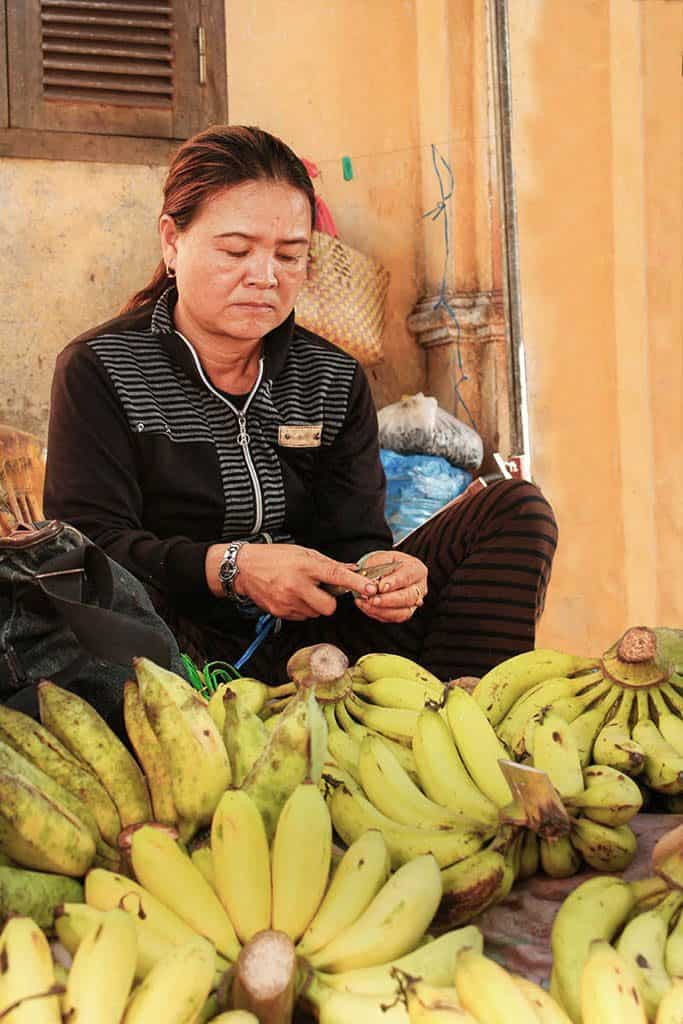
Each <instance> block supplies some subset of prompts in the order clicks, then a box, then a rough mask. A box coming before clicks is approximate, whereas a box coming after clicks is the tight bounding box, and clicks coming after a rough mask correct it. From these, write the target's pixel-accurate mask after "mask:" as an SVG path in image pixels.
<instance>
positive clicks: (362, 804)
mask: <svg viewBox="0 0 683 1024" xmlns="http://www.w3.org/2000/svg"><path fill="white" fill-rule="evenodd" d="M329 806H330V814H331V816H332V823H333V825H334V827H335V830H336V831H337V832H338V833H339V835H340V836H341V838H342V839H343V841H344V842H345V843H346V845H347V846H348V845H350V844H351V843H353V842H355V840H356V839H358V837H359V836H361V835H362V834H363V832H365V831H367V829H369V828H378V829H379V830H380V832H381V833H382V835H383V836H384V841H385V842H386V844H387V849H388V850H389V855H390V857H391V866H392V868H397V867H399V866H400V865H401V864H405V863H406V862H407V861H409V860H412V859H413V858H414V857H418V856H420V855H421V854H425V853H432V854H433V855H434V857H435V858H436V860H437V861H438V863H439V865H440V866H441V867H446V866H447V865H449V864H455V863H456V862H457V861H460V860H463V859H464V858H465V857H468V856H469V855H470V854H472V853H476V851H477V850H480V849H481V847H482V846H483V844H484V841H485V839H486V838H490V835H491V833H490V831H489V832H488V833H487V832H486V831H484V830H483V829H462V828H457V829H427V828H411V827H410V826H408V825H399V824H398V823H397V822H395V821H392V820H391V819H390V818H387V817H385V815H383V814H381V813H380V812H379V811H378V810H376V808H375V807H374V806H373V805H372V804H371V803H370V801H369V800H367V799H366V798H365V797H364V796H363V795H362V794H361V793H358V792H353V793H352V792H349V790H348V789H346V788H345V787H344V786H337V787H336V789H335V790H334V792H333V794H332V796H331V798H330V801H329Z"/></svg>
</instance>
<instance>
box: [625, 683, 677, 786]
mask: <svg viewBox="0 0 683 1024" xmlns="http://www.w3.org/2000/svg"><path fill="white" fill-rule="evenodd" d="M636 699H637V701H638V721H637V722H636V724H635V725H634V726H633V730H632V733H631V735H632V736H633V739H634V740H635V741H636V742H637V743H640V745H641V746H642V748H643V750H644V751H645V766H644V769H643V775H644V776H645V780H646V782H647V784H648V786H650V787H651V788H652V789H656V790H659V791H660V792H662V793H671V794H676V793H681V792H683V757H681V755H680V754H678V753H677V751H676V750H675V749H674V748H673V747H672V746H671V744H670V743H667V741H666V740H665V739H664V737H663V736H662V734H661V732H660V731H659V729H658V728H657V726H656V725H655V724H654V722H653V721H652V720H651V718H650V709H649V701H648V696H647V694H646V693H642V692H640V691H638V693H637V695H636Z"/></svg>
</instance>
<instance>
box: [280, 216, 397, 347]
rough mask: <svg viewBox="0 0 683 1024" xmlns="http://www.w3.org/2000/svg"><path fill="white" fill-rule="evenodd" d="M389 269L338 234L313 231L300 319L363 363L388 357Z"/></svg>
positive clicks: (298, 311) (300, 299)
mask: <svg viewBox="0 0 683 1024" xmlns="http://www.w3.org/2000/svg"><path fill="white" fill-rule="evenodd" d="M388 287H389V271H388V270H386V269H385V268H384V267H382V266H381V265H380V264H378V263H375V262H374V261H373V260H371V259H370V258H369V257H368V256H365V255H363V253H361V252H358V250H357V249H352V248H351V246H349V245H346V244H345V243H344V242H342V241H341V240H340V239H339V238H333V237H332V235H327V234H324V233H323V232H320V231H314V232H313V237H312V239H311V251H310V259H309V266H308V277H307V280H306V283H305V284H304V286H303V288H302V289H301V291H300V292H299V296H298V298H297V301H296V310H295V312H296V321H297V323H299V324H301V326H302V327H307V328H308V330H309V331H314V332H315V333H316V334H320V335H322V337H323V338H327V340H328V341H332V342H334V344H335V345H339V347H340V348H343V349H344V350H345V351H346V352H349V353H350V354H351V355H352V356H354V357H355V358H356V359H357V360H358V361H359V362H360V363H362V364H363V365H364V366H372V365H373V364H374V363H378V362H380V361H381V360H382V358H383V357H384V350H383V348H382V331H383V329H384V305H385V301H386V296H387V289H388Z"/></svg>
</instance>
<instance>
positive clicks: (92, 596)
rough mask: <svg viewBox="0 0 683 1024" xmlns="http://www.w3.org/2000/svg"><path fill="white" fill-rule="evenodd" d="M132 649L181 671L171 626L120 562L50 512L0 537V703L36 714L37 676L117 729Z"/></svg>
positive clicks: (130, 672) (130, 675)
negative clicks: (48, 518) (48, 519)
mask: <svg viewBox="0 0 683 1024" xmlns="http://www.w3.org/2000/svg"><path fill="white" fill-rule="evenodd" d="M138 656H142V657H147V658H151V659H152V661H155V662H156V663H157V664H158V665H161V666H163V667H164V668H168V669H171V670H172V671H173V672H177V673H178V674H179V675H182V676H185V671H184V668H183V664H182V662H181V660H180V653H179V651H178V645H177V644H176V641H175V639H174V637H173V634H172V633H171V631H170V630H169V628H168V626H167V625H166V623H165V622H164V621H163V619H161V618H160V617H159V616H158V615H157V613H156V612H155V610H154V607H153V605H152V602H151V600H150V598H149V596H148V594H147V592H146V590H145V589H144V587H143V586H142V584H141V583H140V582H139V581H138V580H137V579H136V578H135V577H134V576H132V575H131V574H130V573H129V572H128V571H127V570H126V569H124V568H123V566H121V565H119V564H118V563H117V562H114V561H112V559H110V558H108V557H107V555H105V553H104V552H103V551H102V550H101V549H100V548H98V547H96V546H95V545H94V544H92V543H90V541H88V540H87V538H85V537H84V536H83V534H81V533H79V531H78V530H76V529H74V527H72V526H68V525H67V524H65V523H61V522H58V521H56V520H53V521H51V522H47V523H42V524H37V525H36V526H35V527H27V526H19V527H18V528H17V529H16V530H14V532H13V533H11V534H10V535H9V536H8V537H0V702H2V703H4V704H8V705H10V706H11V707H14V708H17V709H19V710H20V711H24V712H25V713H26V714H29V715H31V716H32V717H34V718H37V717H38V699H37V683H38V682H39V681H40V680H41V679H50V680H52V682H54V683H57V684H58V685H59V686H63V687H65V688H67V689H69V690H72V691H73V692H75V693H77V694H78V695H79V696H80V697H83V698H84V699H85V700H87V701H88V702H89V703H90V704H92V705H93V707H94V708H96V710H97V711H98V712H99V713H100V714H101V715H102V717H103V718H105V719H106V720H107V721H108V722H109V724H110V725H111V726H112V728H114V729H115V730H116V731H117V732H118V733H121V732H122V730H123V717H122V704H123V684H124V682H125V681H126V679H130V678H133V665H132V659H133V658H134V657H138Z"/></svg>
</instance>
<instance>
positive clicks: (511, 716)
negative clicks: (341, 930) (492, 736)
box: [496, 676, 589, 757]
mask: <svg viewBox="0 0 683 1024" xmlns="http://www.w3.org/2000/svg"><path fill="white" fill-rule="evenodd" d="M586 678H589V677H586ZM585 685H586V683H585V679H584V677H582V676H580V677H579V678H577V679H569V678H568V677H567V676H553V677H552V678H551V679H546V680H545V681H544V682H542V683H536V685H535V686H532V687H531V689H530V690H527V692H526V693H525V694H524V695H523V696H522V697H520V698H519V700H518V701H515V703H514V704H513V705H512V707H511V708H510V710H509V711H508V713H507V715H506V716H505V718H503V720H502V721H501V722H499V723H498V725H497V726H496V732H497V734H498V737H499V739H501V740H502V741H503V743H504V744H505V745H506V746H507V747H509V748H510V750H511V751H512V753H513V754H516V755H517V757H523V756H524V754H527V753H531V751H528V750H527V749H526V745H525V742H524V731H525V729H526V724H527V722H528V721H529V719H531V718H533V716H534V715H535V714H537V713H538V712H539V711H543V710H544V709H545V708H551V707H552V705H553V702H554V701H556V700H559V699H560V698H561V697H571V696H573V695H574V694H575V693H578V692H579V690H580V689H581V688H582V687H585Z"/></svg>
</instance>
